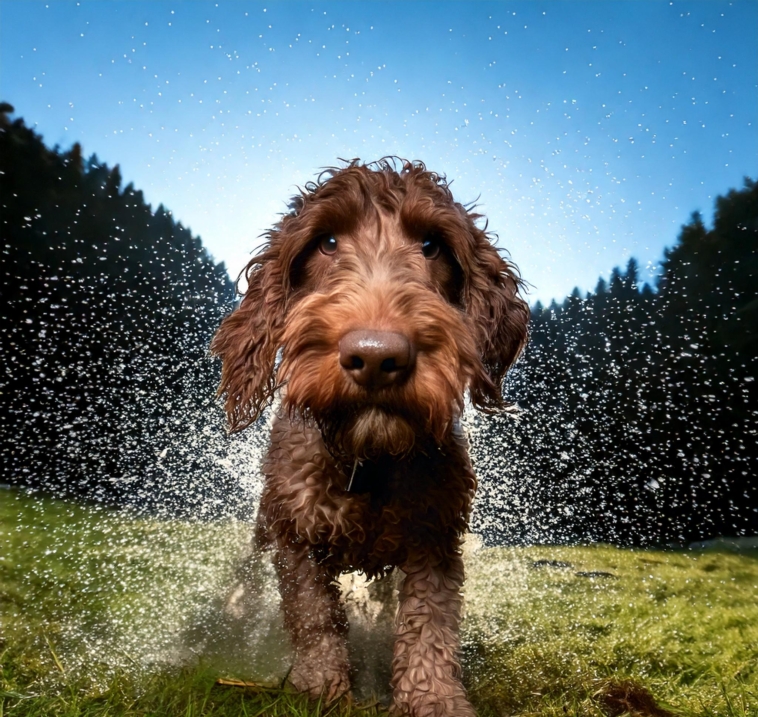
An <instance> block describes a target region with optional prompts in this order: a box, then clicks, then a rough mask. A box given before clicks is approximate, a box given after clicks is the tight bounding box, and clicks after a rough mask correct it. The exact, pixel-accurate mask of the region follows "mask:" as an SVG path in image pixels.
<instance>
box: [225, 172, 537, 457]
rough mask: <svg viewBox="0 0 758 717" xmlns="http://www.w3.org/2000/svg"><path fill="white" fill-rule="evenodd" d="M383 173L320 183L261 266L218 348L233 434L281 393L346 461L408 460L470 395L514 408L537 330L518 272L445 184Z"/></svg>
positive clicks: (340, 175) (426, 176)
mask: <svg viewBox="0 0 758 717" xmlns="http://www.w3.org/2000/svg"><path fill="white" fill-rule="evenodd" d="M373 166H376V167H377V168H376V169H375V170H374V169H371V168H369V167H366V166H359V165H357V164H356V163H353V164H352V165H350V166H348V167H346V168H344V169H341V170H335V171H333V172H330V173H329V177H328V179H326V180H325V181H323V182H321V183H320V184H318V185H315V184H314V185H309V186H307V187H306V190H307V191H306V192H304V193H303V194H302V196H300V197H298V198H297V199H296V200H295V201H294V202H293V211H292V213H291V214H289V215H287V216H285V217H284V219H283V220H282V221H281V222H280V223H279V225H278V226H277V227H276V228H275V229H273V230H272V231H271V232H270V233H269V242H268V244H267V246H266V247H264V249H263V251H262V252H261V253H260V254H259V255H258V256H256V257H255V258H254V259H253V260H252V262H251V263H250V265H249V266H248V269H247V280H248V288H247V292H246V294H245V297H244V298H243V300H242V303H241V305H240V307H239V308H238V309H237V310H236V311H235V312H234V313H232V314H231V315H230V316H229V317H227V319H226V320H225V321H224V323H223V324H222V326H221V328H220V329H219V331H218V333H217V335H216V337H215V338H214V342H213V345H212V349H213V351H214V352H215V353H216V354H218V355H220V356H221V357H222V359H223V374H222V383H221V389H220V390H221V391H222V392H224V393H226V396H227V398H226V409H227V413H228V416H229V419H230V424H231V426H232V429H239V428H243V427H245V426H246V425H249V424H250V423H251V422H252V421H253V420H255V418H256V417H257V415H258V413H259V412H260V410H261V409H262V407H263V406H264V405H265V402H266V401H268V400H269V399H270V397H271V395H272V394H273V392H274V391H275V389H276V387H277V386H279V385H282V386H285V387H286V388H285V391H284V394H283V402H284V406H285V408H287V409H289V410H290V411H291V412H294V413H299V414H301V415H304V416H307V417H311V418H313V419H314V420H315V421H316V422H317V423H318V425H319V426H320V428H321V430H322V433H323V435H324V438H325V440H326V441H327V444H328V445H329V447H330V449H331V450H333V452H334V453H335V454H336V455H340V456H345V457H350V458H358V459H363V458H368V457H372V458H373V457H377V456H379V455H383V454H390V455H397V456H400V455H406V454H408V453H410V452H411V451H412V450H413V449H414V447H417V446H424V445H427V444H428V443H429V442H430V441H433V442H434V443H437V444H439V443H441V442H442V441H443V439H444V438H445V436H446V435H447V434H448V432H449V431H450V430H451V428H452V425H453V422H454V419H455V417H456V415H457V414H459V413H460V411H461V410H462V406H463V397H464V393H465V391H466V390H467V389H469V390H470V391H471V398H472V401H473V403H474V404H475V405H477V406H479V407H482V408H488V407H495V406H497V405H498V404H499V403H500V402H501V400H502V399H501V395H500V383H501V381H502V378H503V376H504V374H505V371H506V370H507V368H508V367H509V366H510V364H511V363H512V362H513V361H514V360H515V358H516V357H517V355H518V353H519V352H520V350H521V348H522V347H523V344H524V342H525V339H526V326H527V320H528V309H527V307H526V304H525V302H524V301H523V300H522V299H521V298H520V297H519V295H518V288H519V282H518V279H517V277H516V275H515V274H514V271H513V269H512V267H511V266H510V265H509V264H508V263H507V262H506V261H505V260H503V259H502V258H501V256H500V255H499V254H498V252H497V251H496V250H495V248H494V247H493V246H492V244H491V243H490V241H489V240H488V238H487V236H486V234H485V233H484V232H483V231H482V230H481V229H479V228H478V227H477V226H476V224H475V221H476V219H477V218H478V217H477V216H476V215H473V214H471V213H469V212H467V211H466V209H465V208H464V207H463V206H461V205H460V204H457V203H455V202H454V200H453V198H452V196H451V194H450V191H449V189H448V188H447V185H446V184H445V182H444V180H442V179H440V178H439V177H437V176H436V175H434V174H432V173H430V172H427V171H426V170H425V169H424V168H423V166H422V165H418V164H417V165H412V164H407V163H406V164H405V165H404V168H403V170H402V171H401V172H395V171H394V170H393V169H392V168H391V167H390V166H389V165H388V164H387V163H379V164H378V165H373ZM280 348H281V349H282V361H281V364H280V365H279V367H278V369H275V356H276V353H277V351H278V350H279V349H280Z"/></svg>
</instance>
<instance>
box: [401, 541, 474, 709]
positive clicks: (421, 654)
mask: <svg viewBox="0 0 758 717" xmlns="http://www.w3.org/2000/svg"><path fill="white" fill-rule="evenodd" d="M403 571H404V572H405V573H406V577H405V580H404V581H403V585H402V587H401V589H400V596H399V597H400V605H399V607H398V615H397V630H396V634H395V637H396V639H395V656H394V659H393V661H392V687H393V690H394V693H393V699H394V709H395V711H396V712H398V713H400V714H404V715H412V716H413V717H473V715H474V710H473V708H472V707H471V704H470V703H469V701H468V700H467V699H466V691H465V690H464V688H463V685H462V684H461V666H460V662H459V661H458V656H457V652H458V646H459V641H458V626H459V623H460V613H461V592H460V591H461V586H462V585H463V560H462V559H461V557H460V555H453V556H451V558H450V559H449V562H448V563H447V565H446V566H444V567H442V566H432V565H430V563H429V560H428V558H426V557H424V558H421V559H419V560H418V561H414V562H411V563H409V564H407V565H405V566H403Z"/></svg>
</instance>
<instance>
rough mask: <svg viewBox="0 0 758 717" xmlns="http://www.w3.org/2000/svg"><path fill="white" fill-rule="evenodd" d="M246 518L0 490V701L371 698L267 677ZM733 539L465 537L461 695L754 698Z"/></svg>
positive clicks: (754, 619)
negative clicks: (148, 515) (692, 542)
mask: <svg viewBox="0 0 758 717" xmlns="http://www.w3.org/2000/svg"><path fill="white" fill-rule="evenodd" d="M249 532H250V526H249V525H247V524H244V523H234V522H225V523H193V522H179V521H175V522H158V521H154V520H150V519H145V518H135V517H133V516H129V515H128V514H125V513H118V512H113V511H108V510H104V509H97V508H91V507H84V506H81V505H76V504H73V503H66V502H63V501H55V500H52V499H49V498H42V497H38V496H29V495H26V494H22V493H18V492H15V491H5V490H4V491H2V492H0V670H1V672H0V717H5V716H6V715H14V716H15V715H61V716H69V715H71V716H73V715H87V716H91V715H124V716H127V715H128V716H130V717H131V716H136V715H182V716H186V717H190V716H193V717H194V716H198V715H219V716H221V715H248V716H250V717H252V716H253V715H261V716H262V715H302V716H303V717H305V716H306V715H307V716H309V717H310V716H315V715H327V714H329V715H335V716H337V715H342V716H345V717H346V716H347V715H376V714H386V713H385V711H384V710H383V708H382V707H381V705H380V704H377V703H376V702H375V701H372V700H371V698H369V697H368V696H367V695H366V694H363V695H361V699H363V701H362V702H357V703H352V704H350V703H348V702H347V701H343V702H342V703H339V704H333V705H318V704H309V703H308V702H307V701H305V700H303V699H302V698H300V697H299V696H297V695H293V694H291V693H289V692H288V691H286V690H282V689H280V688H279V685H280V683H281V681H282V678H283V677H285V676H286V672H287V669H288V666H289V650H288V648H287V645H286V638H285V636H284V634H283V632H282V628H281V623H280V618H279V615H278V606H277V596H276V590H275V588H274V585H273V579H272V575H271V570H270V567H268V566H266V565H265V564H262V563H261V562H260V561H258V559H256V558H255V557H252V558H251V557H250V554H249V550H248V548H247V546H248V536H249ZM739 547H740V546H737V547H736V548H734V547H731V546H728V545H726V544H723V545H722V546H721V547H720V548H711V549H708V550H697V551H665V552H664V551H642V550H621V549H617V548H612V547H608V546H590V547H533V548H497V549H480V550H471V551H469V553H470V554H469V555H468V556H467V567H468V580H467V584H466V608H465V610H466V614H465V618H464V623H463V636H462V639H463V660H464V666H465V673H466V678H465V679H466V683H467V685H468V688H469V692H470V696H471V699H472V702H473V703H474V704H475V706H476V707H477V709H478V712H479V714H480V715H483V716H485V715H522V716H524V717H526V716H527V715H528V716H529V717H548V716H551V717H553V716H554V717H563V716H564V715H577V716H578V715H582V716H584V715H587V716H596V717H603V716H608V715H610V716H612V717H619V716H620V715H624V714H628V715H634V716H635V717H643V716H649V715H658V716H659V717H660V716H662V715H666V714H673V715H680V716H681V717H694V716H695V715H697V716H702V717H716V716H719V717H721V716H723V717H748V716H750V717H758V551H756V550H755V549H753V550H750V549H748V548H747V547H746V546H745V545H744V544H743V546H742V549H741V550H739ZM243 582H244V583H247V584H248V586H249V587H248V591H247V593H246V594H245V595H243V596H241V593H240V587H239V586H240V585H241V584H243ZM220 677H221V678H229V679H230V680H234V679H237V680H245V681H251V682H255V683H258V684H261V685H266V687H261V688H258V689H256V688H251V687H239V686H233V685H228V684H227V685H225V684H218V682H217V680H218V678H220ZM364 683H365V680H364ZM364 692H365V690H364Z"/></svg>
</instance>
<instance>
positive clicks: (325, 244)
mask: <svg viewBox="0 0 758 717" xmlns="http://www.w3.org/2000/svg"><path fill="white" fill-rule="evenodd" d="M318 249H319V251H320V252H321V253H322V254H326V255H327V256H331V255H332V254H334V253H336V251H337V240H336V239H335V238H334V237H333V236H332V235H331V234H327V235H325V236H323V237H321V239H319V242H318Z"/></svg>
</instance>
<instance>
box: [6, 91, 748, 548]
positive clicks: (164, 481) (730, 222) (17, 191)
mask: <svg viewBox="0 0 758 717" xmlns="http://www.w3.org/2000/svg"><path fill="white" fill-rule="evenodd" d="M12 111H13V110H12V108H11V107H10V106H9V105H7V104H3V105H0V202H1V203H2V204H1V206H2V219H1V221H0V225H1V226H2V245H3V246H2V254H0V272H1V273H2V277H3V281H2V309H1V310H0V357H2V364H3V365H2V374H0V376H1V378H0V462H1V463H0V465H2V471H3V472H2V478H0V481H5V482H8V483H14V484H21V485H26V486H28V487H32V488H44V489H46V490H51V491H54V492H55V493H56V494H63V495H78V496H85V497H87V498H98V499H102V500H107V501H116V502H130V503H133V504H138V505H140V506H148V507H150V508H151V509H159V510H163V511H164V512H166V513H168V514H177V513H179V514H181V513H187V514H191V515H198V514H205V515H214V514H215V515H217V514H222V513H225V512H228V511H229V510H230V507H229V506H230V505H231V506H232V508H234V509H235V510H236V508H237V507H238V506H236V505H235V498H237V497H241V499H243V500H244V501H247V502H248V503H249V502H250V501H249V488H250V486H249V485H248V492H245V491H240V486H241V485H242V484H243V483H244V482H245V481H246V480H248V479H250V481H252V482H254V480H255V479H254V478H252V477H250V476H247V477H246V476H245V475H244V470H245V468H244V467H245V466H248V468H249V470H250V471H253V472H254V471H255V468H256V462H255V460H254V458H255V455H253V454H252V453H251V452H250V451H251V450H252V449H250V446H251V445H252V446H253V447H254V448H255V449H256V450H259V449H260V446H261V445H262V443H263V442H264V441H265V436H264V433H265V432H264V431H259V432H258V434H260V435H253V437H252V438H251V437H250V436H249V435H248V436H245V437H243V438H237V439H230V438H228V437H227V436H226V435H225V433H224V431H223V418H222V416H221V412H220V410H219V407H218V405H217V404H216V402H215V401H214V392H215V388H216V385H217V379H218V367H217V366H216V365H215V364H214V363H213V362H212V361H211V360H210V358H209V356H208V353H207V348H208V343H209V341H210V338H211V336H212V334H213V332H214V331H215V329H216V327H217V326H218V324H219V322H220V320H221V318H222V317H223V316H224V315H225V314H226V313H228V312H229V311H230V310H231V308H232V305H233V301H234V290H233V286H232V284H231V282H230V281H229V278H228V276H227V272H226V268H225V267H224V265H223V264H220V263H216V262H215V261H214V260H213V259H212V257H210V255H209V254H208V252H207V251H206V249H205V248H204V247H203V245H202V242H201V240H200V238H198V237H196V236H193V235H192V233H191V232H190V231H189V229H187V228H186V227H183V226H182V225H181V224H180V223H178V222H176V221H175V220H174V218H173V217H172V216H171V213H170V212H169V211H168V210H166V209H165V208H164V207H163V206H159V207H158V208H157V209H155V210H153V209H152V207H151V206H150V205H149V204H148V203H147V202H146V201H145V198H144V196H143V194H142V192H140V191H139V190H137V189H135V188H134V187H133V186H132V185H131V184H129V185H127V186H125V187H124V186H122V184H123V182H122V177H121V174H120V171H119V167H118V166H115V167H112V168H111V167H108V166H107V165H105V164H103V163H102V162H100V161H99V160H98V158H97V157H96V156H95V155H93V156H91V157H90V158H89V159H86V160H85V159H84V158H83V155H82V149H81V147H80V146H79V145H78V144H75V145H74V146H73V147H72V148H71V149H69V150H65V151H64V150H61V149H60V148H58V147H55V148H53V149H48V148H47V147H46V146H45V144H44V142H43V139H42V137H41V136H39V135H38V134H37V133H36V132H34V130H32V129H31V128H29V127H27V126H26V125H25V124H24V122H23V120H21V119H15V120H12V119H11V118H10V116H9V115H10V114H11V113H12ZM638 274H639V272H638V267H637V263H636V262H635V260H634V259H632V260H630V261H629V263H628V265H627V266H626V268H625V269H624V270H623V271H622V270H619V269H615V270H614V271H613V272H612V274H611V277H610V280H609V281H607V282H606V281H605V280H603V279H601V280H600V281H599V282H598V284H597V287H596V288H595V290H594V291H593V292H590V293H588V294H586V295H584V296H582V294H581V293H580V292H579V290H577V289H575V290H574V292H573V293H572V294H571V296H569V297H568V298H566V299H565V301H563V302H562V303H560V304H559V303H557V302H552V303H551V304H550V305H549V306H543V305H541V304H540V303H537V304H536V305H535V306H534V308H533V309H532V324H531V341H530V344H529V346H528V348H527V350H526V353H525V355H524V356H523V357H522V359H521V360H520V361H519V363H518V364H517V366H516V367H515V369H514V370H513V371H512V372H511V374H510V375H509V378H508V379H507V386H506V388H507V391H508V393H509V394H510V395H511V397H513V398H514V399H515V400H516V401H517V402H518V404H519V405H520V411H519V413H518V416H517V417H516V418H515V419H514V418H510V417H499V418H496V419H494V420H483V419H481V420H480V419H476V420H475V422H474V424H473V425H472V442H473V445H474V455H475V461H476V463H477V470H478V472H479V474H480V476H481V491H480V497H479V499H478V501H477V508H476V513H475V516H474V529H475V530H478V531H480V532H482V533H483V534H484V535H485V537H486V539H487V540H488V541H490V542H522V543H526V542H573V541H577V540H586V541H589V540H604V541H610V542H617V543H635V544H650V543H665V542H672V541H688V540H694V539H698V538H706V537H710V536H713V535H736V534H748V533H749V534H755V533H758V488H757V487H756V481H755V474H756V467H757V464H758V430H757V429H758V420H756V419H757V418H758V414H757V411H758V401H756V399H757V398H758V396H757V394H756V381H755V378H756V376H757V373H758V371H757V369H758V291H757V287H758V281H757V280H758V184H756V183H755V182H754V181H751V180H745V185H744V187H743V188H741V189H739V190H733V191H730V192H729V193H727V194H726V195H725V196H723V197H719V198H718V199H717V201H716V210H715V216H714V220H713V226H712V227H711V228H707V227H706V226H705V225H704V222H703V219H702V217H701V216H700V215H699V214H693V215H692V217H691V219H690V221H689V222H688V223H687V224H686V225H684V226H683V227H682V230H681V233H680V235H679V237H678V239H677V241H676V243H675V244H674V246H673V247H672V248H671V249H668V250H667V251H666V253H665V256H664V260H663V263H662V267H661V271H660V275H659V278H658V280H657V283H656V285H655V286H654V287H651V286H650V285H648V284H643V283H641V281H640V279H639V275H638ZM235 440H236V441H237V442H236V443H235V442H234V441H235ZM253 444H255V445H253ZM256 446H257V447H256ZM256 455H257V454H256Z"/></svg>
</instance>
